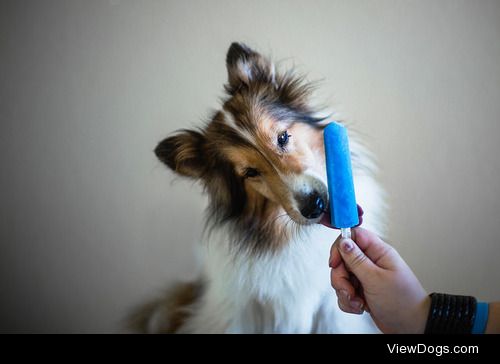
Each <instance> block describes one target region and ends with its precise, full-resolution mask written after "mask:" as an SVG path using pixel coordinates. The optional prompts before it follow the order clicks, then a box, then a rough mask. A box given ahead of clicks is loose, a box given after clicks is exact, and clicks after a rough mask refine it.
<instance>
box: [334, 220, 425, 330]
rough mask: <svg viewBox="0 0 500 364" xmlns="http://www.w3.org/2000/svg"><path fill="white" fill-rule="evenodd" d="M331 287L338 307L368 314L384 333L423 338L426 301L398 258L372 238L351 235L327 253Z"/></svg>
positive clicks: (364, 234)
mask: <svg viewBox="0 0 500 364" xmlns="http://www.w3.org/2000/svg"><path fill="white" fill-rule="evenodd" d="M330 267H331V268H332V271H331V282H332V286H333V288H334V289H335V291H336V292H337V297H338V304H339V307H340V308H341V309H342V310H343V311H345V312H348V313H354V314H361V313H362V312H363V311H364V310H366V311H367V312H369V313H370V315H371V316H372V318H373V320H374V322H375V324H376V325H377V327H378V328H379V329H380V330H381V331H382V332H383V333H423V332H424V330H425V324H426V321H427V316H428V313H429V309H430V297H429V296H428V295H427V293H426V292H425V290H424V289H423V287H422V285H421V284H420V282H419V281H418V279H417V277H415V274H414V273H413V272H412V270H411V269H410V267H409V266H408V265H407V264H406V262H405V261H404V260H403V259H402V258H401V256H400V255H399V254H398V252H397V251H396V250H395V249H394V248H392V247H391V246H390V245H388V244H386V243H385V242H384V241H382V240H381V239H380V238H379V237H378V236H377V235H375V234H374V233H372V232H370V231H368V230H366V229H363V228H355V229H352V240H350V239H344V238H341V237H340V236H339V237H338V238H337V240H336V241H335V243H334V244H333V246H332V248H331V252H330Z"/></svg>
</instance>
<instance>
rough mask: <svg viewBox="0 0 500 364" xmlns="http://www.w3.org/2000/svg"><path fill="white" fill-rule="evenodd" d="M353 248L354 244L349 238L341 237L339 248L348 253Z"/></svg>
mask: <svg viewBox="0 0 500 364" xmlns="http://www.w3.org/2000/svg"><path fill="white" fill-rule="evenodd" d="M353 248H354V246H353V245H352V241H351V240H348V239H343V240H342V241H341V242H340V249H342V251H343V252H344V253H349V252H350V251H351V250H352V249H353Z"/></svg>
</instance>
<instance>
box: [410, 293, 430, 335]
mask: <svg viewBox="0 0 500 364" xmlns="http://www.w3.org/2000/svg"><path fill="white" fill-rule="evenodd" d="M431 301H432V300H431V297H430V296H429V295H426V296H425V297H424V299H423V300H422V302H421V303H420V305H419V307H418V313H417V317H416V320H415V324H416V326H415V327H414V329H413V330H412V333H415V334H423V333H424V332H425V327H426V324H427V318H428V317H429V311H430V309H431Z"/></svg>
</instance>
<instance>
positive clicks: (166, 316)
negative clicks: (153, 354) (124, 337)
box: [127, 282, 203, 334]
mask: <svg viewBox="0 0 500 364" xmlns="http://www.w3.org/2000/svg"><path fill="white" fill-rule="evenodd" d="M202 290H203V285H202V284H201V282H191V283H178V284H176V285H175V286H173V287H171V288H170V289H169V290H168V291H167V292H166V293H165V295H164V296H163V297H160V298H158V299H156V300H154V301H152V302H149V303H148V304H146V305H142V306H140V307H138V308H137V309H135V310H134V311H133V312H132V314H131V315H130V316H129V318H128V323H127V326H128V328H129V329H130V330H131V331H132V332H136V333H143V334H146V333H151V332H154V333H158V334H174V333H176V332H177V330H178V329H179V328H180V327H181V326H182V324H183V323H184V322H185V320H186V319H187V317H189V307H190V306H191V305H193V304H194V303H195V302H196V301H197V299H198V298H199V297H200V296H201V293H202ZM153 321H156V322H153ZM161 323H164V325H162V324H161Z"/></svg>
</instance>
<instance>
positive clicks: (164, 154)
mask: <svg viewBox="0 0 500 364" xmlns="http://www.w3.org/2000/svg"><path fill="white" fill-rule="evenodd" d="M205 140H206V138H205V136H204V135H203V134H202V133H200V132H198V131H195V130H181V131H180V132H178V133H177V134H175V135H173V136H171V137H168V138H167V139H165V140H163V141H161V142H160V143H159V144H158V146H157V147H156V148H155V154H156V156H157V157H158V159H159V160H160V161H162V162H163V163H165V164H166V165H167V166H168V167H170V169H172V170H173V171H174V172H176V173H178V174H180V175H182V176H186V177H191V178H200V177H201V175H202V174H203V172H204V170H205V168H206V161H205V158H204V153H203V148H204V145H205Z"/></svg>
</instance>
